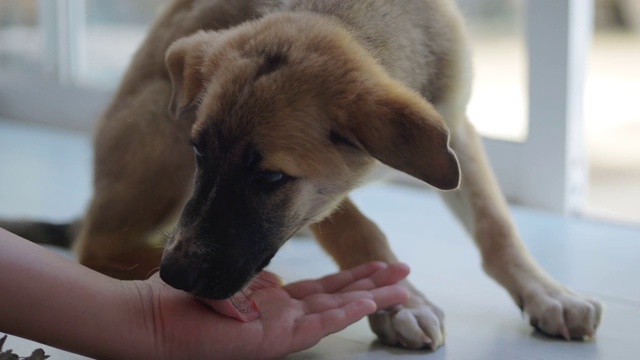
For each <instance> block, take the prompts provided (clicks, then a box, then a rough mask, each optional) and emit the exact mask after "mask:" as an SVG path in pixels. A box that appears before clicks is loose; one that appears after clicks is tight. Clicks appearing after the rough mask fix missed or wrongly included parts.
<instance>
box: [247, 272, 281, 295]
mask: <svg viewBox="0 0 640 360" xmlns="http://www.w3.org/2000/svg"><path fill="white" fill-rule="evenodd" d="M282 286H284V282H283V281H282V278H280V277H279V276H278V275H276V274H274V273H272V272H269V271H262V272H260V273H259V274H258V275H256V276H255V277H254V278H253V280H251V283H249V289H250V290H252V291H255V290H260V289H265V288H280V287H282Z"/></svg>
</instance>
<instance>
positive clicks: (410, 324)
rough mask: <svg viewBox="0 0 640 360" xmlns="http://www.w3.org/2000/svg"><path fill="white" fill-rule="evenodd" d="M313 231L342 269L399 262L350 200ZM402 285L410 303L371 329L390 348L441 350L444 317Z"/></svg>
mask: <svg viewBox="0 0 640 360" xmlns="http://www.w3.org/2000/svg"><path fill="white" fill-rule="evenodd" d="M311 230H312V231H313V233H314V234H315V236H316V239H317V240H318V241H319V242H320V244H321V245H322V246H323V247H324V249H325V250H326V251H327V252H328V253H329V254H330V255H331V256H332V257H333V258H334V259H335V261H336V262H337V263H338V265H339V266H340V268H341V269H348V268H351V267H353V266H356V265H359V264H362V263H365V262H368V261H374V260H379V261H383V262H386V263H393V262H397V261H398V260H397V258H396V256H395V255H394V254H393V252H392V251H391V248H390V247H389V244H388V243H387V239H386V237H385V235H384V234H383V233H382V231H380V229H379V228H378V226H377V225H376V224H374V223H373V222H372V221H371V220H369V219H368V218H367V217H366V216H364V215H363V214H362V213H361V212H360V211H359V210H358V208H357V207H356V206H355V205H354V204H353V203H352V202H351V200H349V199H346V200H345V201H344V202H343V203H342V204H341V206H340V207H339V208H338V210H336V212H335V213H333V214H332V215H331V216H329V217H328V218H326V219H324V220H323V221H321V222H319V223H316V224H313V225H311ZM401 284H402V285H403V286H404V287H406V288H407V289H408V290H409V294H410V297H409V300H408V302H407V303H406V304H403V305H400V306H396V307H394V308H392V309H388V310H386V311H379V312H377V313H375V314H373V315H370V316H369V323H370V325H371V329H372V330H373V332H374V333H376V335H378V338H380V341H382V342H384V343H385V344H387V345H394V346H402V347H406V348H410V349H422V348H430V349H432V350H435V349H437V348H438V347H440V346H441V345H442V344H443V343H444V313H443V312H442V310H440V308H438V307H437V306H435V305H434V304H433V303H432V302H430V301H429V300H428V299H427V298H426V297H425V296H424V295H423V294H422V293H420V292H419V291H418V290H417V289H416V288H415V287H414V286H413V285H412V284H411V283H409V282H408V281H406V280H405V281H403V282H402V283H401Z"/></svg>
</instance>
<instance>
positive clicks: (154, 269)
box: [146, 266, 160, 279]
mask: <svg viewBox="0 0 640 360" xmlns="http://www.w3.org/2000/svg"><path fill="white" fill-rule="evenodd" d="M158 271H160V267H159V266H158V267H156V268H153V269H151V270H149V272H148V273H147V276H146V278H147V279H148V278H150V277H151V275H153V274H155V273H157V272H158Z"/></svg>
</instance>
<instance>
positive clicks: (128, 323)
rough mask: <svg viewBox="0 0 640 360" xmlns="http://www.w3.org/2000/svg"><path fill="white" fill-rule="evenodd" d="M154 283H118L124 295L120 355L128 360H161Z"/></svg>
mask: <svg viewBox="0 0 640 360" xmlns="http://www.w3.org/2000/svg"><path fill="white" fill-rule="evenodd" d="M149 281H153V280H144V281H140V280H136V281H119V286H120V287H121V290H120V291H121V294H122V297H121V298H122V311H123V315H124V316H123V319H124V322H123V328H122V332H121V333H120V334H119V335H118V337H119V342H118V344H119V345H118V346H119V349H118V353H120V354H121V356H122V358H125V359H162V358H163V351H162V348H161V345H162V342H161V341H160V339H159V338H158V336H159V331H158V329H159V327H158V326H157V324H156V320H157V319H156V309H155V303H154V290H153V286H152V285H151V284H150V283H149Z"/></svg>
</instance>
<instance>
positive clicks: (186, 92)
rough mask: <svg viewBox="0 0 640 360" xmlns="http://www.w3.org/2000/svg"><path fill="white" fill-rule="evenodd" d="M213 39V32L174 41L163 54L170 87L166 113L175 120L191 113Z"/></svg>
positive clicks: (200, 86)
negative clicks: (170, 83) (167, 111)
mask: <svg viewBox="0 0 640 360" xmlns="http://www.w3.org/2000/svg"><path fill="white" fill-rule="evenodd" d="M217 37H218V35H217V33H215V32H211V31H209V32H206V31H199V32H197V33H195V34H193V35H191V36H188V37H184V38H181V39H179V40H177V41H175V42H174V43H173V44H172V45H171V46H170V47H169V49H168V50H167V54H166V57H165V63H166V66H167V70H168V71H169V76H170V77H171V82H172V84H173V91H172V95H171V103H170V104H169V111H170V112H171V114H172V115H173V116H174V117H175V118H179V117H181V116H182V115H183V114H184V113H185V112H192V111H191V110H195V108H194V106H193V105H194V101H195V99H196V97H197V96H198V94H199V93H200V91H201V90H202V89H203V87H204V86H205V80H206V79H205V77H204V74H203V71H204V69H203V66H204V65H205V62H206V60H207V56H208V52H209V51H208V50H209V49H210V48H211V47H212V43H213V42H215V40H216V38H217Z"/></svg>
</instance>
